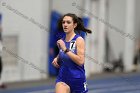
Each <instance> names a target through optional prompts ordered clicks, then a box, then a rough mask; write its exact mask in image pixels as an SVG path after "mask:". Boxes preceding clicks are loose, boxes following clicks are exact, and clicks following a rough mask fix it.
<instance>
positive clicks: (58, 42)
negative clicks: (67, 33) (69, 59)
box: [57, 39, 66, 51]
mask: <svg viewBox="0 0 140 93" xmlns="http://www.w3.org/2000/svg"><path fill="white" fill-rule="evenodd" d="M57 46H58V47H59V48H60V49H62V50H63V51H65V50H66V45H65V43H64V41H63V40H62V39H60V40H58V41H57Z"/></svg>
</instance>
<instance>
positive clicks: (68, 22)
mask: <svg viewBox="0 0 140 93" xmlns="http://www.w3.org/2000/svg"><path fill="white" fill-rule="evenodd" d="M65 23H67V24H70V23H71V21H62V24H65Z"/></svg>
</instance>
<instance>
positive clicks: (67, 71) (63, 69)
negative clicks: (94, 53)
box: [58, 35, 85, 79]
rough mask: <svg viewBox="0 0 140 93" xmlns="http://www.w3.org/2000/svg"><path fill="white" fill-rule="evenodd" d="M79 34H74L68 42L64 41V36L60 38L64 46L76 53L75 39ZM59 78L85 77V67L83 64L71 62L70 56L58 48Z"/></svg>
mask: <svg viewBox="0 0 140 93" xmlns="http://www.w3.org/2000/svg"><path fill="white" fill-rule="evenodd" d="M78 37H80V35H75V36H74V38H73V39H72V40H71V41H70V42H66V41H65V37H64V38H62V40H63V41H64V42H65V45H66V48H68V49H69V50H70V51H71V52H73V53H74V54H77V48H76V39H77V38H78ZM59 62H60V63H59V64H60V69H59V75H58V77H59V78H63V79H70V78H83V79H85V69H84V65H82V66H79V65H78V64H76V63H75V62H73V61H72V60H71V59H70V57H69V56H68V55H67V54H65V53H64V51H62V50H61V49H60V50H59Z"/></svg>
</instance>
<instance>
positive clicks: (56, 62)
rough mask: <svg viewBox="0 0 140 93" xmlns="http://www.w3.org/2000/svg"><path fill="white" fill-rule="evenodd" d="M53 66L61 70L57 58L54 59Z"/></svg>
mask: <svg viewBox="0 0 140 93" xmlns="http://www.w3.org/2000/svg"><path fill="white" fill-rule="evenodd" d="M52 64H53V66H54V67H56V68H59V67H60V66H59V64H58V60H57V57H56V58H54V60H53V62H52Z"/></svg>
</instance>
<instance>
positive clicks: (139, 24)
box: [135, 0, 140, 40]
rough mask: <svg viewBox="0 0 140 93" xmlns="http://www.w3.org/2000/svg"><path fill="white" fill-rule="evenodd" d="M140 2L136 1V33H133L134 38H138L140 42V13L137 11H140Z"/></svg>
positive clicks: (139, 0)
mask: <svg viewBox="0 0 140 93" xmlns="http://www.w3.org/2000/svg"><path fill="white" fill-rule="evenodd" d="M139 5H140V0H136V12H135V13H136V14H135V15H136V18H135V20H136V23H135V25H136V31H135V32H136V33H135V36H136V37H137V38H139V40H140V11H139V9H140V6H139Z"/></svg>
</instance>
